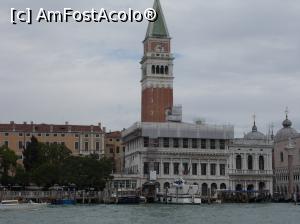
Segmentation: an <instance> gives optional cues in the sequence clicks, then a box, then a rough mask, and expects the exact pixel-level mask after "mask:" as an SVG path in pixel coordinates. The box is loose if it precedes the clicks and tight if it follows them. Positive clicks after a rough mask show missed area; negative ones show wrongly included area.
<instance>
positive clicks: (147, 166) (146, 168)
mask: <svg viewBox="0 0 300 224" xmlns="http://www.w3.org/2000/svg"><path fill="white" fill-rule="evenodd" d="M144 174H149V163H147V162H145V163H144Z"/></svg>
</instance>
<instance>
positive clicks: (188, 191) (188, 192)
mask: <svg viewBox="0 0 300 224" xmlns="http://www.w3.org/2000/svg"><path fill="white" fill-rule="evenodd" d="M158 199H159V201H161V199H163V200H162V201H163V202H165V203H168V204H201V196H200V191H199V186H198V185H194V184H187V183H186V182H185V181H184V180H183V179H182V178H179V179H177V180H175V181H174V182H173V183H172V185H171V187H170V188H167V189H166V191H165V193H162V194H158Z"/></svg>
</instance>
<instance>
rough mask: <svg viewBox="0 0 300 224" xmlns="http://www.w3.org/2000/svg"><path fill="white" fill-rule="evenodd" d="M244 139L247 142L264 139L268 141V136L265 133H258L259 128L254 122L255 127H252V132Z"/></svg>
mask: <svg viewBox="0 0 300 224" xmlns="http://www.w3.org/2000/svg"><path fill="white" fill-rule="evenodd" d="M244 139H246V140H264V139H266V136H265V135H264V134H263V133H261V132H259V131H257V127H256V125H255V122H254V125H253V127H252V131H251V132H249V133H247V134H246V135H245V136H244Z"/></svg>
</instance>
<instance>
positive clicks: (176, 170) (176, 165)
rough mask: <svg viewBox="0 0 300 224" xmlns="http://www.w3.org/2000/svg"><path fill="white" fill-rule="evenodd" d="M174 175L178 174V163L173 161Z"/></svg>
mask: <svg viewBox="0 0 300 224" xmlns="http://www.w3.org/2000/svg"><path fill="white" fill-rule="evenodd" d="M173 170H174V175H179V163H173Z"/></svg>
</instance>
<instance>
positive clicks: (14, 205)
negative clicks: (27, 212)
mask: <svg viewBox="0 0 300 224" xmlns="http://www.w3.org/2000/svg"><path fill="white" fill-rule="evenodd" d="M46 205H48V203H36V202H33V201H31V200H30V201H29V202H25V203H23V202H19V201H18V200H3V201H1V203H0V209H27V208H29V209H30V208H37V207H40V206H46Z"/></svg>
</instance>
